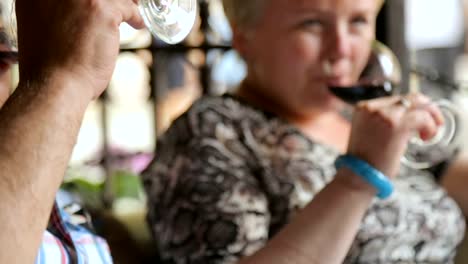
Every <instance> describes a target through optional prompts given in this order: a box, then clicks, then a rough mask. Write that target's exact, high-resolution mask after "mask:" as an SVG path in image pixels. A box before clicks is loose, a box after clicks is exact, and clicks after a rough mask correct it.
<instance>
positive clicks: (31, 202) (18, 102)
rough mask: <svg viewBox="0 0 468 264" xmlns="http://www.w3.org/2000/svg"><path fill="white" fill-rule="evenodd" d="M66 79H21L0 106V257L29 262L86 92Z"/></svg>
mask: <svg viewBox="0 0 468 264" xmlns="http://www.w3.org/2000/svg"><path fill="white" fill-rule="evenodd" d="M77 86H78V85H75V84H74V83H72V81H71V80H66V79H64V78H62V79H59V78H55V79H54V78H51V79H49V81H47V82H44V83H25V82H23V83H20V85H19V87H18V88H17V90H16V92H15V94H14V95H13V96H12V98H10V99H11V100H9V101H8V102H7V104H6V105H5V106H4V107H3V108H2V109H1V111H0V120H2V121H1V122H0V138H1V140H0V181H1V182H2V184H0V201H1V202H0V224H1V226H2V229H3V234H2V236H0V248H1V249H0V263H32V262H33V261H34V259H35V256H36V254H37V249H38V247H39V245H40V239H41V237H42V233H43V232H44V229H45V227H46V225H47V220H48V218H49V215H50V211H51V208H52V205H53V201H54V196H55V193H56V191H57V189H58V187H59V186H60V183H61V181H62V179H63V175H64V172H65V169H66V166H67V163H68V160H69V157H70V155H71V151H72V149H73V146H74V144H75V141H76V136H77V133H78V131H79V127H80V123H81V120H82V117H83V114H84V111H85V109H86V106H87V105H88V103H89V101H90V98H91V95H89V94H86V91H84V90H83V89H79V87H77Z"/></svg>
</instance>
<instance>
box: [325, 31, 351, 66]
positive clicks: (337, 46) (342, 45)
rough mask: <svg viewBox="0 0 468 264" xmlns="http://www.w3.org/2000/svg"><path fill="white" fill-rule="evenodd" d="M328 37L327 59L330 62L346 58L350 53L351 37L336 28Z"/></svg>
mask: <svg viewBox="0 0 468 264" xmlns="http://www.w3.org/2000/svg"><path fill="white" fill-rule="evenodd" d="M334 31H335V32H331V33H330V35H329V41H328V43H327V46H328V52H327V57H328V59H329V60H330V61H331V62H334V61H338V60H340V59H343V58H346V57H348V56H349V55H350V53H351V36H350V35H349V34H348V32H346V30H345V29H343V28H337V29H335V30H334Z"/></svg>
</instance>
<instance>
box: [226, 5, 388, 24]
mask: <svg viewBox="0 0 468 264" xmlns="http://www.w3.org/2000/svg"><path fill="white" fill-rule="evenodd" d="M266 1H268V0H223V6H224V12H225V13H226V17H227V18H228V20H229V23H230V24H231V26H237V27H239V28H245V27H247V26H251V25H252V24H254V23H255V22H256V21H257V19H258V18H259V17H260V16H261V15H262V11H263V8H264V5H265V3H266ZM376 1H378V2H379V10H380V8H382V6H383V4H384V2H385V0H376Z"/></svg>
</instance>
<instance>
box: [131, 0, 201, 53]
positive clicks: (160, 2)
mask: <svg viewBox="0 0 468 264" xmlns="http://www.w3.org/2000/svg"><path fill="white" fill-rule="evenodd" d="M139 9H140V13H141V16H142V17H143V20H144V21H145V24H146V27H147V28H148V29H149V30H150V31H151V33H152V34H153V35H155V36H156V37H158V38H159V39H161V40H163V41H164V42H166V43H169V44H175V43H178V42H181V41H182V40H183V39H184V38H185V37H187V35H188V34H189V33H190V31H191V29H192V27H193V25H194V23H195V18H196V15H197V0H140V2H139Z"/></svg>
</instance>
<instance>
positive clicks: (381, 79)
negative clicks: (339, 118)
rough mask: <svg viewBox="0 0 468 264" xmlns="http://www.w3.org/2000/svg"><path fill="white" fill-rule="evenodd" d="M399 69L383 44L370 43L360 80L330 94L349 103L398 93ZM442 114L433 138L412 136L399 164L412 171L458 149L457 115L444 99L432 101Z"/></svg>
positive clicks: (449, 103)
mask: <svg viewBox="0 0 468 264" xmlns="http://www.w3.org/2000/svg"><path fill="white" fill-rule="evenodd" d="M400 81H401V70H400V64H399V62H398V59H397V58H396V56H395V55H394V53H393V52H392V51H391V50H390V48H388V47H387V46H385V45H384V44H382V43H380V42H378V41H374V43H373V45H372V51H371V54H370V56H369V61H368V64H367V66H366V68H365V69H364V71H363V73H362V74H361V77H360V78H359V80H358V82H357V84H356V85H354V86H350V87H329V88H330V91H331V92H332V93H333V94H334V95H335V96H337V97H338V98H340V99H342V100H343V101H345V102H347V103H349V104H356V103H357V102H359V101H361V100H370V99H374V98H378V97H382V96H390V95H395V94H398V93H401V90H400V89H398V84H399V83H400ZM433 103H434V104H435V105H437V106H438V107H439V109H440V111H441V113H442V115H443V118H444V124H443V125H441V126H440V127H439V128H438V131H437V133H436V135H435V136H434V137H433V138H431V139H429V140H426V141H424V140H422V139H421V138H420V137H419V135H417V134H415V135H414V136H413V137H412V138H411V139H410V140H409V142H408V145H407V149H406V152H405V154H404V155H403V157H402V160H401V161H402V163H403V164H405V165H407V166H409V167H411V168H414V169H426V168H430V167H432V166H435V165H437V164H439V163H441V162H443V161H445V160H447V159H448V158H450V157H451V156H452V155H453V154H454V153H455V151H456V150H457V148H458V145H459V142H458V135H459V132H460V123H461V122H460V113H459V112H458V110H457V108H456V107H455V106H454V105H453V104H452V103H451V102H450V101H448V100H445V99H439V100H434V101H433Z"/></svg>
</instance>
